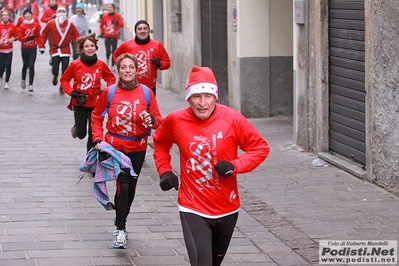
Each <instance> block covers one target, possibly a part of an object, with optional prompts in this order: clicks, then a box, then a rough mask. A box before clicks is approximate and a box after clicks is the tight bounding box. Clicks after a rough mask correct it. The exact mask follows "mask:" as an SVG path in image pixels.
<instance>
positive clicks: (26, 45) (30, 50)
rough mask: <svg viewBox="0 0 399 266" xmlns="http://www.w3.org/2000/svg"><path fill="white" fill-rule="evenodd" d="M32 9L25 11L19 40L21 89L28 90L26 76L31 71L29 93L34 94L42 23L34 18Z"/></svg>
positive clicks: (19, 31)
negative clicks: (38, 43) (38, 42)
mask: <svg viewBox="0 0 399 266" xmlns="http://www.w3.org/2000/svg"><path fill="white" fill-rule="evenodd" d="M32 16H33V15H32V11H31V9H29V8H27V9H25V10H24V11H23V14H22V17H23V18H24V19H23V20H22V21H23V22H22V23H21V25H20V26H19V29H18V40H19V41H20V42H21V56H22V62H23V64H22V75H21V88H22V89H25V88H26V81H25V80H26V74H27V71H28V69H29V86H28V87H29V91H30V92H33V80H34V78H35V63H36V56H37V40H38V39H39V37H40V29H41V27H40V23H39V22H38V21H35V20H34V19H33V17H32Z"/></svg>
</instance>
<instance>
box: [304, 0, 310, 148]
mask: <svg viewBox="0 0 399 266" xmlns="http://www.w3.org/2000/svg"><path fill="white" fill-rule="evenodd" d="M309 9H310V0H306V58H305V61H306V70H305V72H306V73H305V76H306V84H305V98H306V133H305V134H306V136H305V138H306V139H305V150H307V151H309V142H310V141H309V138H310V137H309V73H310V67H309V57H310V52H309V37H310V36H309V28H310V25H309V13H310V12H309Z"/></svg>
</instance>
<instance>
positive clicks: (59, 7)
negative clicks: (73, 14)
mask: <svg viewBox="0 0 399 266" xmlns="http://www.w3.org/2000/svg"><path fill="white" fill-rule="evenodd" d="M60 10H64V12H66V7H65V6H61V5H59V6H58V7H57V12H59V11H60Z"/></svg>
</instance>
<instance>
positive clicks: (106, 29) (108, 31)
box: [100, 13, 124, 38]
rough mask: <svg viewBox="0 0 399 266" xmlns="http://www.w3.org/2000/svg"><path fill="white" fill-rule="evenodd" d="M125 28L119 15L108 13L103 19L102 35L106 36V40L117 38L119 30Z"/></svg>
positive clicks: (101, 25) (101, 22) (101, 24)
mask: <svg viewBox="0 0 399 266" xmlns="http://www.w3.org/2000/svg"><path fill="white" fill-rule="evenodd" d="M113 21H116V22H117V23H114V22H113ZM123 27H124V24H123V19H122V17H121V16H120V15H119V14H118V13H113V14H108V13H107V14H104V15H103V16H102V17H101V21H100V33H101V34H103V35H104V38H117V37H118V36H119V29H120V28H123Z"/></svg>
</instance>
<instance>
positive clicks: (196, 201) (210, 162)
mask: <svg viewBox="0 0 399 266" xmlns="http://www.w3.org/2000/svg"><path fill="white" fill-rule="evenodd" d="M217 99H218V88H217V83H216V80H215V77H214V75H213V72H212V70H211V69H209V68H207V67H197V66H194V67H193V68H192V70H191V73H190V75H189V77H188V79H187V83H186V100H187V101H188V102H189V104H190V107H188V108H184V109H181V110H178V111H175V112H173V113H171V114H169V115H168V116H166V118H165V119H164V121H163V122H162V124H161V125H160V126H159V128H158V129H157V130H156V131H155V132H154V134H153V142H154V159H155V164H156V167H157V170H158V173H159V176H160V186H161V188H162V190H169V189H171V188H175V189H176V190H177V189H178V190H179V192H178V198H177V200H178V204H179V207H178V208H179V211H180V219H181V223H182V228H183V236H184V240H185V243H186V247H187V251H188V255H189V258H190V262H191V265H213V266H215V265H220V264H221V263H222V260H223V258H224V256H225V254H226V251H227V248H228V246H229V243H230V240H231V237H232V234H233V231H234V227H235V224H236V221H237V218H238V211H239V207H240V198H239V195H238V188H237V174H241V173H247V172H250V171H252V170H254V169H255V168H256V167H257V166H258V165H259V164H261V163H262V162H263V161H264V160H265V159H266V157H267V156H268V154H269V151H270V149H269V146H268V144H267V142H266V140H265V139H263V137H262V136H261V135H260V133H259V132H258V131H257V130H256V129H255V128H254V126H252V124H251V123H250V122H249V121H248V120H247V119H246V118H245V117H244V116H243V115H241V114H240V113H238V112H237V111H235V110H233V109H232V108H229V107H227V106H224V105H221V104H217V103H216V100H217ZM173 144H176V145H177V147H178V148H179V153H180V183H181V185H180V188H179V179H178V177H177V176H176V174H174V172H173V169H172V165H171V155H170V149H171V147H172V145H173ZM238 149H240V150H242V151H243V153H240V154H239V153H238Z"/></svg>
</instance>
